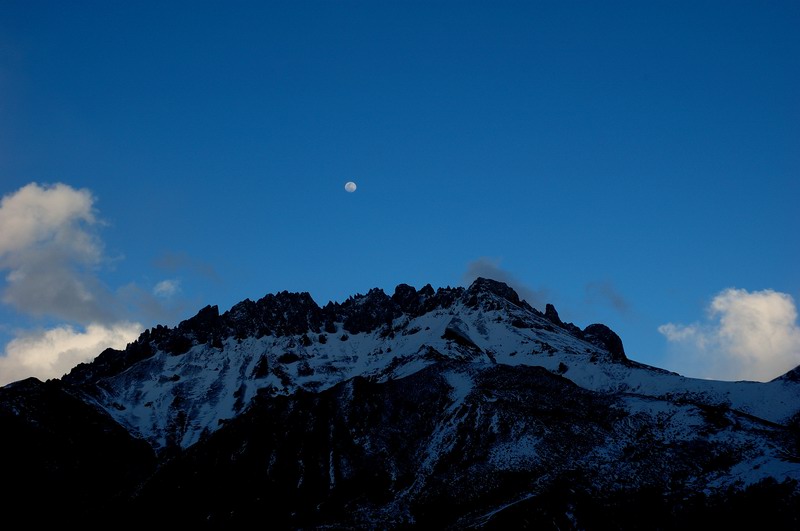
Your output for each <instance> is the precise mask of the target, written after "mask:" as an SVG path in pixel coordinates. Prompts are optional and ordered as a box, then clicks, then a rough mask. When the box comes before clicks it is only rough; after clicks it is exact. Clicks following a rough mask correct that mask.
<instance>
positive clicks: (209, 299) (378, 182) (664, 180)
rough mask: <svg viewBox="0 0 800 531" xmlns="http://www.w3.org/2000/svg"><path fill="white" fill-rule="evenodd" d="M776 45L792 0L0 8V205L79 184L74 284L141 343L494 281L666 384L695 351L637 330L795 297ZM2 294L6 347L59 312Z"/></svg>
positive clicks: (784, 77)
mask: <svg viewBox="0 0 800 531" xmlns="http://www.w3.org/2000/svg"><path fill="white" fill-rule="evenodd" d="M798 28H800V4H798V3H796V2H728V1H726V2H721V1H720V2H702V1H700V2H697V1H692V2H683V1H672V2H666V1H665V2H659V1H653V2H613V1H612V2H464V1H461V2H445V1H438V2H436V1H435V2H407V1H404V2H384V1H379V2H338V1H337V2H335V1H326V2H321V1H320V2H303V1H299V2H298V1H295V2H149V1H142V2H130V3H122V2H81V1H78V2H67V3H64V2H36V1H29V0H28V1H22V2H15V1H6V2H4V3H3V5H2V7H0V184H1V185H2V186H1V187H0V194H2V195H4V196H7V197H12V196H13V194H15V193H16V192H17V191H18V190H20V189H22V187H24V186H25V185H28V184H30V183H39V185H41V186H42V187H45V186H47V185H52V184H55V183H63V184H65V185H67V186H69V187H71V188H74V189H76V190H83V189H85V190H87V191H88V192H89V193H90V194H91V197H92V204H93V208H94V209H95V210H96V212H97V215H98V218H99V219H102V221H103V223H102V224H101V223H92V224H91V226H90V227H84V228H86V229H87V230H89V231H90V232H91V234H93V235H94V236H95V237H96V238H97V241H98V242H99V244H101V248H102V252H103V259H102V260H98V261H96V262H94V263H92V264H90V266H89V265H87V264H85V263H83V264H78V265H74V267H73V269H78V270H80V272H81V274H82V275H83V278H84V280H86V278H89V277H90V278H91V279H92V281H97V283H98V284H99V285H102V288H98V289H102V290H103V292H104V293H105V295H106V296H108V297H110V298H112V299H116V302H119V303H120V304H121V305H122V306H125V307H126V308H127V310H126V311H127V313H125V312H123V311H122V310H120V315H122V314H124V315H123V316H124V317H125V318H126V319H129V320H131V321H135V322H137V323H139V324H141V325H142V326H143V327H149V326H153V325H155V324H157V323H163V324H169V325H173V324H176V323H177V321H179V320H180V319H184V318H186V317H188V316H190V315H192V314H194V313H195V312H196V310H197V309H199V308H200V307H202V306H204V305H206V304H218V305H219V306H220V309H221V310H223V311H224V310H225V309H227V308H229V307H230V306H231V305H233V304H234V303H236V302H238V301H239V300H241V299H244V298H251V299H256V298H259V297H261V296H263V295H264V294H266V293H270V292H275V291H281V290H284V289H285V290H289V291H309V292H310V293H311V295H312V296H313V297H314V298H315V300H317V302H318V303H320V304H324V303H326V302H327V301H328V300H331V299H333V300H342V299H343V298H346V297H347V296H349V295H352V294H355V293H365V292H366V291H368V290H369V289H370V288H372V287H380V288H383V289H384V290H385V291H387V292H389V293H391V292H392V291H393V289H394V287H395V286H396V285H397V284H399V283H408V284H411V285H414V286H415V287H417V288H420V287H422V286H423V285H424V284H426V283H431V284H432V285H433V286H434V287H440V286H446V285H463V284H465V283H468V282H469V280H470V278H469V277H470V275H474V274H477V273H486V274H490V273H494V274H495V276H504V278H506V279H507V280H509V281H510V282H513V283H514V284H515V285H516V286H517V287H519V288H520V289H521V290H522V291H526V292H527V293H528V294H529V296H530V297H532V298H536V299H537V300H535V301H532V302H534V305H535V306H539V307H542V308H543V304H544V302H553V303H554V304H555V305H556V307H557V308H558V309H559V311H560V312H561V314H562V317H563V318H564V319H565V320H569V321H573V322H575V324H577V325H579V326H581V327H584V326H586V325H588V324H590V323H592V322H598V321H599V322H604V323H606V324H608V325H609V326H611V327H612V328H613V329H614V330H616V331H617V332H618V333H619V334H620V335H621V336H622V339H623V341H624V342H625V345H626V348H627V350H628V354H629V356H630V357H632V358H634V359H637V360H639V361H644V362H647V363H653V364H656V365H660V366H665V365H669V364H673V365H672V366H668V368H673V369H674V370H678V371H680V372H691V371H692V370H694V366H692V364H691V363H690V361H688V360H687V359H686V356H683V358H681V359H683V361H680V359H678V358H680V356H678V358H676V357H675V352H674V351H675V349H678V348H682V349H684V351H686V352H689V351H691V352H692V355H703V356H712V355H723V356H724V353H722V354H721V353H720V352H719V350H720V349H723V347H719V348H718V349H717V350H714V351H713V352H709V351H707V350H706V351H702V349H699V350H698V348H697V345H698V344H699V343H694V344H692V345H690V344H688V343H686V342H685V341H684V342H683V343H680V342H679V341H678V342H675V341H672V342H670V341H669V340H668V337H667V334H665V333H664V332H663V331H662V332H661V333H659V330H658V329H659V327H660V326H662V325H665V324H667V323H674V324H676V325H678V326H679V327H683V328H680V329H681V330H684V331H686V330H688V328H686V327H691V326H695V325H696V326H697V327H699V328H698V330H699V329H700V328H702V329H703V330H706V332H704V333H706V334H717V335H716V336H714V337H716V338H717V339H719V337H720V335H719V334H720V333H721V332H720V331H721V330H723V329H724V323H719V322H717V321H714V320H713V319H711V318H710V317H709V316H708V315H707V314H706V311H707V309H708V308H709V305H710V304H712V300H714V298H715V297H717V296H718V295H719V294H721V293H722V292H723V290H726V289H728V288H737V289H739V290H744V297H745V298H746V296H749V295H753V294H755V293H760V292H763V291H764V290H773V291H774V292H776V293H778V294H783V295H786V296H787V297H790V298H792V299H794V300H797V299H798V297H800V278H798V273H797V271H798V269H797V264H798V263H800V252H798V249H800V246H798V236H797V234H798V230H799V229H800V217H799V216H798V214H797V212H798V201H799V200H800V185H799V184H798V182H800V98H798V97H797V94H800V61H799V59H800V32H798V30H797V29H798ZM349 180H352V181H355V182H356V183H358V190H357V191H356V192H355V193H352V194H348V193H346V192H345V191H344V190H343V186H344V183H345V182H346V181H349ZM8 211H10V210H8ZM0 243H1V242H0ZM40 243H41V242H40ZM37 245H38V244H37ZM28 251H30V249H27V250H20V249H16V250H15V251H14V252H15V253H21V252H28ZM9 252H10V251H9ZM9 256H10V255H9ZM0 259H2V248H0ZM15 264H17V265H15ZM0 267H2V268H3V274H4V275H6V276H7V275H9V274H10V273H11V272H13V271H16V270H18V269H19V268H20V267H21V266H19V265H18V263H17V262H15V261H14V260H11V259H9V258H8V257H6V259H5V263H3V262H2V260H0ZM70 267H72V266H70ZM67 269H69V267H68V268H67ZM163 281H168V282H169V283H170V284H169V285H170V286H172V287H173V288H174V289H170V290H166V291H165V290H160V292H159V293H160V295H159V297H156V298H155V299H153V300H150V299H148V297H146V296H145V295H144V294H152V293H153V290H154V289H155V287H156V285H158V283H159V282H163ZM12 282H13V279H12V281H9V280H7V284H9V283H12ZM6 289H9V286H8V285H7V286H6ZM167 291H169V293H167ZM123 292H124V293H128V294H130V293H131V292H136V293H139V298H138V299H137V301H138V302H132V298H131V297H130V296H128V297H127V298H125V300H124V302H120V301H119V300H118V299H120V298H121V297H122V295H121V294H122V293H123ZM167 295H169V297H168V298H169V300H165V299H166V298H167V297H166V296H167ZM9 297H10V296H6V297H5V299H4V302H5V305H4V306H3V307H2V308H0V316H2V317H4V319H3V321H4V322H5V323H6V324H5V325H4V326H3V328H2V330H0V333H2V334H4V336H5V341H10V340H11V339H12V338H14V337H18V336H19V334H20V333H27V332H26V331H28V332H29V331H31V330H38V331H39V332H41V331H42V330H44V329H46V328H48V327H53V326H57V325H58V324H59V323H61V322H62V321H63V319H62V318H64V317H65V315H64V314H63V312H62V313H59V312H57V311H53V312H48V311H47V309H46V308H39V311H38V312H32V311H27V310H26V311H23V310H24V309H23V308H22V307H21V306H20V304H19V303H15V302H14V300H11V299H10V298H9ZM12 299H13V297H12ZM143 299H148V300H147V301H146V303H145V302H142V300H143ZM747 300H750V299H747ZM791 308H794V306H791ZM34 314H36V315H34ZM726 315H727V314H726V313H724V312H722V313H718V314H717V315H716V319H717V320H719V319H720V318H723V319H724V317H725V316H726ZM781 315H784V314H781ZM120 318H122V317H120ZM787 319H788V320H786V322H787V323H789V325H788V326H789V327H790V331H789V336H790V337H795V336H794V335H793V334H795V331H796V330H795V329H796V327H797V326H796V319H795V320H792V318H791V316H789V317H788V318H787ZM767 320H769V319H767ZM63 322H69V323H71V324H72V325H74V326H78V327H85V326H87V325H88V322H80V319H76V318H74V317H73V318H71V320H70V319H67V320H66V321H63ZM675 337H677V336H675V335H673V339H675ZM704 337H711V336H704ZM684 339H685V338H684ZM792 341H793V340H792ZM790 344H791V345H794V344H793V343H790ZM794 348H795V347H794V346H792V347H790V350H792V349H794ZM723 350H724V349H723ZM797 355H798V356H800V349H798V350H797ZM798 363H800V358H798ZM681 364H683V365H681ZM697 375H699V376H703V375H704V374H699V372H698V374H697ZM776 376H777V374H776Z"/></svg>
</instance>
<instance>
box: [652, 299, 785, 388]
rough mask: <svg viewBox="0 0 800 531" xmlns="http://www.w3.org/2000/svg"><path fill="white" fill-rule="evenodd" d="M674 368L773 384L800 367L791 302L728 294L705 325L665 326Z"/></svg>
mask: <svg viewBox="0 0 800 531" xmlns="http://www.w3.org/2000/svg"><path fill="white" fill-rule="evenodd" d="M658 331H659V332H661V334H663V335H664V336H665V337H666V338H667V340H668V341H669V342H670V343H672V345H673V347H674V349H673V352H672V353H671V356H670V357H671V360H670V363H671V365H672V366H673V367H674V369H673V370H677V371H678V372H681V373H682V374H685V375H687V376H699V377H702V378H713V379H718V380H755V381H769V380H771V379H773V378H776V377H777V376H780V375H782V374H784V373H785V372H787V371H789V370H791V369H793V368H795V367H796V366H797V365H800V326H798V324H797V308H796V306H795V303H794V300H793V299H792V297H791V296H789V295H787V294H785V293H780V292H776V291H773V290H763V291H754V292H748V291H747V290H743V289H735V288H729V289H726V290H724V291H722V292H721V293H719V294H718V295H717V296H716V297H714V299H713V300H712V301H711V304H710V305H709V307H708V318H707V320H706V322H703V323H693V324H690V325H682V324H674V323H667V324H664V325H661V326H659V327H658Z"/></svg>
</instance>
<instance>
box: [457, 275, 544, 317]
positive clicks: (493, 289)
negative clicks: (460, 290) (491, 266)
mask: <svg viewBox="0 0 800 531" xmlns="http://www.w3.org/2000/svg"><path fill="white" fill-rule="evenodd" d="M492 295H493V296H494V297H496V298H499V299H501V300H505V301H508V302H509V303H511V304H512V305H514V306H517V307H519V308H527V309H531V308H530V306H529V305H528V304H527V303H525V302H523V301H521V300H520V298H519V295H517V292H516V291H514V290H513V289H512V288H511V287H510V286H509V285H508V284H506V283H505V282H500V281H497V280H492V279H490V278H484V277H478V278H476V279H475V281H474V282H473V283H472V284H471V285H470V287H469V288H467V290H466V291H465V292H464V295H463V300H464V304H466V305H467V306H469V307H470V308H475V307H477V306H478V305H479V304H480V305H482V306H484V307H485V308H486V309H494V310H496V309H500V306H498V305H497V301H496V299H495V300H494V301H493V300H492V297H491V296H492Z"/></svg>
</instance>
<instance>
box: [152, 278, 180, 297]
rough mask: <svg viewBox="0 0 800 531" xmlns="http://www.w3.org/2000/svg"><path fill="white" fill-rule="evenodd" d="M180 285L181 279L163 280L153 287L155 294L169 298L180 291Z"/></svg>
mask: <svg viewBox="0 0 800 531" xmlns="http://www.w3.org/2000/svg"><path fill="white" fill-rule="evenodd" d="M180 285H181V283H180V281H179V280H169V279H167V280H162V281H161V282H159V283H158V284H156V285H155V287H154V288H153V295H155V296H157V297H163V298H166V299H168V298H169V297H172V296H173V295H175V294H176V293H177V292H178V290H179V289H180Z"/></svg>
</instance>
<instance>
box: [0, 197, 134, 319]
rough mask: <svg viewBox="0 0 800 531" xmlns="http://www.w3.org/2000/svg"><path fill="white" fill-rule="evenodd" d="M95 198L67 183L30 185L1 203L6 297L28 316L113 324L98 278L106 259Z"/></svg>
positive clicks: (113, 309) (109, 297) (115, 312)
mask: <svg viewBox="0 0 800 531" xmlns="http://www.w3.org/2000/svg"><path fill="white" fill-rule="evenodd" d="M93 204H94V197H93V196H92V195H91V193H90V192H89V191H88V190H76V189H74V188H72V187H70V186H67V185H64V184H55V185H52V186H41V185H39V184H37V183H31V184H28V185H26V186H24V187H22V188H20V189H19V190H17V191H16V192H14V193H13V194H9V195H6V196H4V197H3V199H2V200H1V201H0V270H4V271H7V272H8V273H7V274H6V276H5V281H6V286H5V289H4V290H3V292H2V301H3V302H4V303H5V304H8V305H9V306H12V307H14V308H16V309H17V310H18V311H21V312H23V313H25V314H28V315H34V316H44V315H50V316H55V317H58V318H61V319H67V320H71V321H75V322H80V323H88V322H105V323H110V322H115V321H117V320H119V318H120V315H119V309H118V307H117V305H116V304H115V300H114V296H113V294H112V293H111V292H110V291H109V290H108V288H106V287H105V286H104V285H103V284H102V283H101V282H100V281H99V280H98V278H97V276H96V268H97V266H98V265H99V264H100V263H101V262H102V261H103V249H102V244H101V241H100V239H99V238H98V237H97V235H96V234H95V232H94V227H96V226H97V225H98V224H99V221H98V219H97V217H96V215H95V212H94V206H93Z"/></svg>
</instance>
